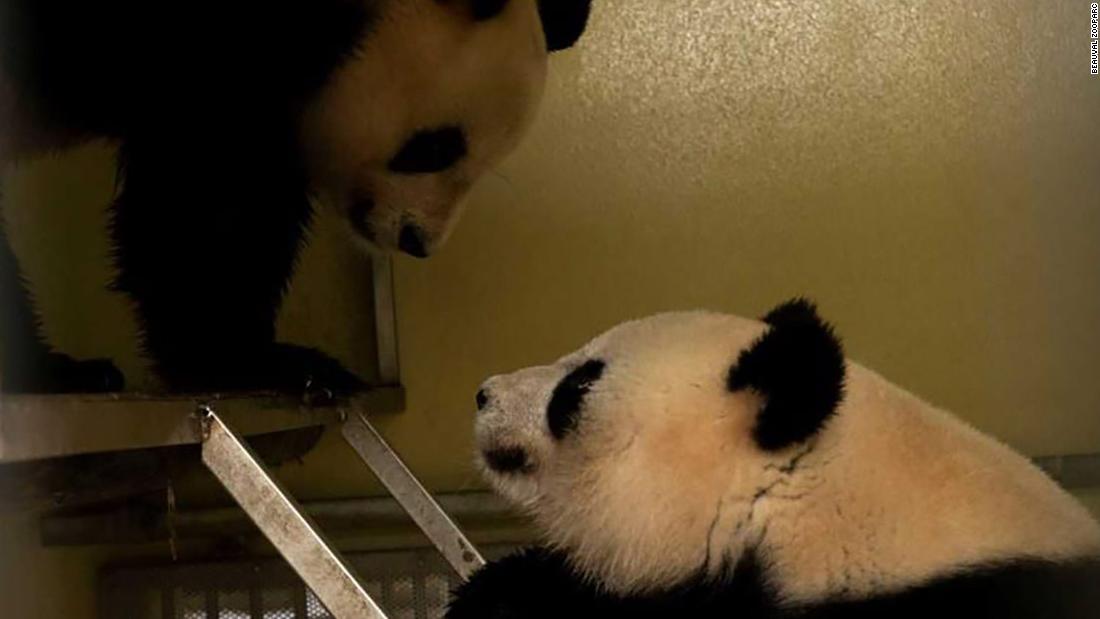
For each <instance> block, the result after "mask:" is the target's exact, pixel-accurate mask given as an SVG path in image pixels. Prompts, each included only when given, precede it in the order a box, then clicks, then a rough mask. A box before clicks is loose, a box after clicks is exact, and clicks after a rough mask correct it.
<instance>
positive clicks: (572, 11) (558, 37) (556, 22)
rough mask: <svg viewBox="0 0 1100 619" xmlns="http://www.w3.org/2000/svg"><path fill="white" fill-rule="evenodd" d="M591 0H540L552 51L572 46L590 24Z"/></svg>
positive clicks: (547, 37)
mask: <svg viewBox="0 0 1100 619" xmlns="http://www.w3.org/2000/svg"><path fill="white" fill-rule="evenodd" d="M591 5H592V2H591V0H539V17H540V18H542V30H543V32H545V33H546V49H547V50H548V51H551V52H556V51H559V50H563V49H567V48H569V47H572V46H573V44H574V43H576V42H577V40H578V39H580V38H581V35H582V34H584V29H585V28H586V27H587V26H588V14H589V12H590V9H591Z"/></svg>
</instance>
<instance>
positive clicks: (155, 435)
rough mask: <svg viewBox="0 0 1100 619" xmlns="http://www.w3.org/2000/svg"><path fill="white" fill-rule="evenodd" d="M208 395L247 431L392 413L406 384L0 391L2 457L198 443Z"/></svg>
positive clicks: (229, 419) (400, 404) (248, 433)
mask: <svg viewBox="0 0 1100 619" xmlns="http://www.w3.org/2000/svg"><path fill="white" fill-rule="evenodd" d="M214 403H216V404H217V406H218V412H219V414H220V415H222V417H223V418H224V419H225V420H226V421H227V422H228V423H231V424H232V426H233V427H234V428H235V429H236V431H237V432H238V433H240V434H241V435H242V436H252V435H256V434H267V433H272V432H281V431H286V430H295V429H300V428H308V427H314V426H319V425H330V424H333V423H339V422H342V421H344V420H345V419H346V418H347V416H348V411H351V410H356V411H358V410H362V411H368V412H369V413H370V414H372V415H374V414H386V413H397V412H400V411H402V410H404V407H405V390H404V388H403V387H402V386H400V385H393V386H383V387H376V388H372V389H370V390H369V391H365V392H363V393H361V394H358V395H356V396H354V397H352V398H350V399H348V400H346V401H343V402H337V403H335V404H332V405H325V406H310V405H308V404H305V403H303V402H302V401H301V400H300V399H295V398H291V397H288V396H284V395H278V394H271V393H245V394H193V395H146V394H131V393H121V394H106V395H3V394H0V464H7V463H13V462H26V461H31V460H44V459H48V458H60V457H66V456H75V455H82V454H92V453H104V452H112V451H126V450H132V449H148V448H155V447H168V446H173V445H188V444H198V443H199V442H200V436H199V433H197V431H196V428H195V421H194V416H193V413H194V411H195V410H196V407H198V406H200V405H202V404H214Z"/></svg>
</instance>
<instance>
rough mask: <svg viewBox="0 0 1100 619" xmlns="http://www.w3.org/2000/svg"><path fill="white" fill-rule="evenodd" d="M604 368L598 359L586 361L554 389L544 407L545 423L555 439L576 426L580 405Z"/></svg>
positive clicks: (559, 438) (560, 437) (601, 374)
mask: <svg viewBox="0 0 1100 619" xmlns="http://www.w3.org/2000/svg"><path fill="white" fill-rule="evenodd" d="M605 366H606V364H605V363H604V362H603V361H600V360H599V359H592V360H590V361H586V362H585V363H584V365H582V366H580V367H578V368H577V369H575V370H573V371H572V372H570V373H569V374H567V375H566V376H565V378H563V379H561V382H559V383H558V386H557V387H554V393H553V395H551V396H550V404H548V405H547V406H546V423H547V424H548V425H549V426H550V434H551V435H553V437H554V438H555V439H558V440H561V439H562V438H563V437H564V436H565V435H566V434H568V433H569V431H570V430H572V429H573V428H575V427H576V426H577V420H578V413H580V410H581V403H582V402H584V396H585V395H586V394H587V393H588V390H589V389H591V388H592V385H594V384H596V382H597V381H598V380H600V377H601V376H603V370H604V367H605Z"/></svg>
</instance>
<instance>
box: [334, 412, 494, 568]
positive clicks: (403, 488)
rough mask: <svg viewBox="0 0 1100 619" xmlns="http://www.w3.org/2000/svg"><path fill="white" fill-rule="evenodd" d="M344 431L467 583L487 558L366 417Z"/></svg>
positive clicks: (355, 419)
mask: <svg viewBox="0 0 1100 619" xmlns="http://www.w3.org/2000/svg"><path fill="white" fill-rule="evenodd" d="M341 432H342V433H343V435H344V440H346V441H347V442H348V443H350V444H351V446H352V448H354V449H355V452H356V453H358V454H359V457H360V458H361V459H362V460H363V462H364V463H366V465H367V466H369V467H370V469H371V471H373V472H374V474H375V475H376V476H377V477H378V479H379V480H380V481H381V482H382V484H383V485H384V486H386V489H387V490H389V491H390V494H392V495H393V498H394V499H396V500H397V502H398V503H399V504H400V505H401V507H402V508H403V509H404V510H405V511H406V512H407V513H408V514H409V516H410V517H411V518H412V519H413V522H415V523H416V525H417V526H418V527H420V529H421V530H422V531H423V532H424V534H425V535H426V536H427V537H428V539H429V540H430V541H431V542H432V544H433V545H434V546H435V547H436V548H437V549H438V550H439V552H440V554H442V555H443V558H444V559H446V560H447V563H450V564H451V567H453V568H454V570H455V572H457V573H458V575H459V576H461V577H462V578H463V580H465V579H468V578H469V577H470V576H471V575H473V573H474V572H476V571H477V570H478V568H480V567H482V566H483V565H485V559H483V558H482V557H481V555H480V554H479V553H478V552H477V549H475V548H474V545H473V544H471V543H470V540H468V539H466V536H465V535H463V534H462V531H461V530H459V528H458V526H457V525H455V523H454V521H453V520H451V519H450V517H449V516H447V513H446V512H445V511H443V509H442V508H441V507H440V506H439V503H437V502H436V501H435V499H433V498H432V495H431V494H428V491H427V490H425V489H424V486H422V485H421V484H420V482H419V481H418V480H417V479H416V477H415V476H413V474H412V472H411V471H409V469H408V467H406V466H405V463H404V462H402V461H401V459H400V458H399V457H397V454H396V453H394V451H393V449H391V448H390V446H389V445H388V444H387V443H386V441H385V439H383V438H382V435H380V434H379V433H378V431H377V430H375V429H374V427H373V426H371V424H370V422H369V421H367V418H366V417H364V416H363V415H362V414H355V415H352V416H351V418H350V419H348V421H347V422H346V423H344V427H343V428H342V429H341Z"/></svg>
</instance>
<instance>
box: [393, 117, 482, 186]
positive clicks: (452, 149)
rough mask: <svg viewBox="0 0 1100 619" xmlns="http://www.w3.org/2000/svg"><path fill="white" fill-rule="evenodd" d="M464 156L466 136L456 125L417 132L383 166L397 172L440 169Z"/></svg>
mask: <svg viewBox="0 0 1100 619" xmlns="http://www.w3.org/2000/svg"><path fill="white" fill-rule="evenodd" d="M465 156H466V136H465V134H463V133H462V129H459V128H458V127H441V128H439V129H430V130H425V131H418V132H416V133H415V134H413V136H412V137H411V138H409V139H408V140H407V141H406V142H405V145H404V146H402V147H401V150H399V151H398V152H397V154H396V155H394V157H393V159H390V162H389V165H388V166H387V167H388V168H389V169H390V171H391V172H396V173H398V174H431V173H433V172H442V171H443V170H446V169H447V168H449V167H451V166H453V165H454V164H455V163H456V162H458V160H459V159H462V158H463V157H465Z"/></svg>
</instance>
